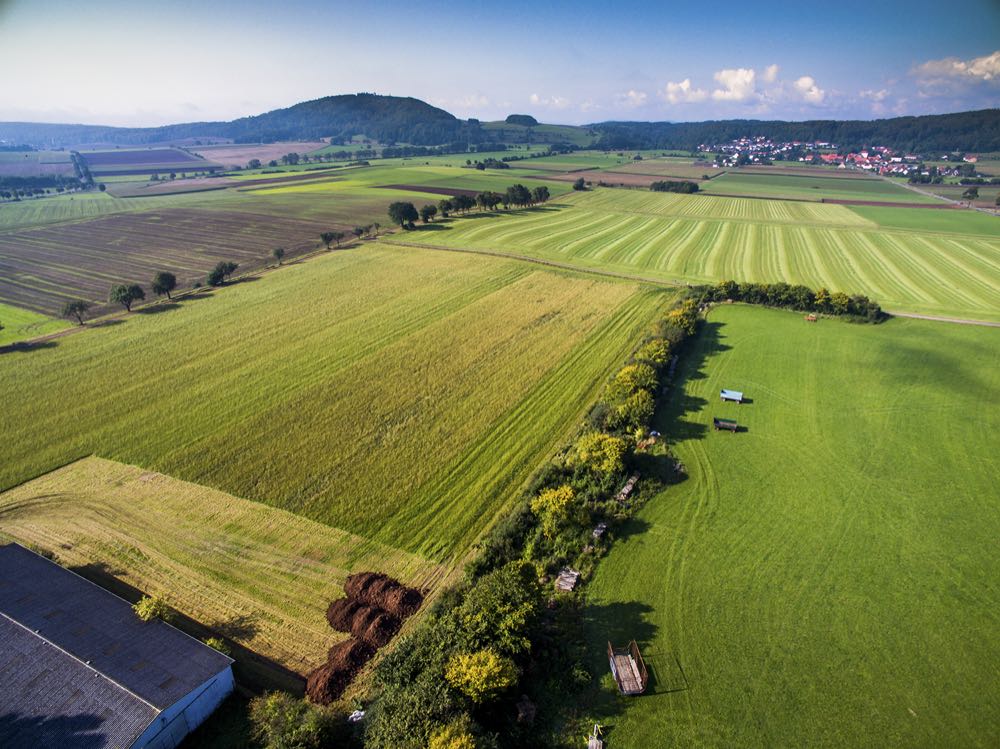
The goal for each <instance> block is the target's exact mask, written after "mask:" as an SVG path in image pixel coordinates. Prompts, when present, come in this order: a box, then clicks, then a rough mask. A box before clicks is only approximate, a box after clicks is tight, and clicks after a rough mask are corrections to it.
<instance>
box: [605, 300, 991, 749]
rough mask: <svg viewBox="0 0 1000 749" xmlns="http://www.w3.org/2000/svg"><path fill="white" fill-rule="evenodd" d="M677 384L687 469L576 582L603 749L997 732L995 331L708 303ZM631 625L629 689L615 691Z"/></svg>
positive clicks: (972, 743)
mask: <svg viewBox="0 0 1000 749" xmlns="http://www.w3.org/2000/svg"><path fill="white" fill-rule="evenodd" d="M678 377H679V379H678V386H677V388H676V389H675V390H674V391H673V392H672V394H671V395H670V396H669V397H668V400H667V401H666V402H665V403H664V404H663V406H662V408H661V411H660V412H659V413H658V415H657V417H656V423H657V428H658V429H659V430H660V431H662V432H663V433H664V435H666V436H667V439H668V441H669V442H670V444H671V447H672V449H673V450H674V451H675V452H676V454H677V455H678V456H679V458H680V459H681V461H682V462H683V463H684V465H685V466H686V469H687V474H688V477H687V479H686V480H685V481H683V482H681V483H680V484H676V485H674V486H672V487H670V488H668V489H666V490H665V491H664V492H662V493H661V494H659V495H657V496H654V497H652V498H651V499H649V500H648V503H647V504H646V505H645V506H644V507H643V508H642V509H641V510H640V511H639V513H638V515H637V517H636V518H635V519H634V520H632V521H630V522H629V523H628V524H627V525H626V526H625V527H624V528H623V529H622V531H621V533H620V537H619V538H617V539H616V540H615V541H614V543H613V545H612V548H611V551H610V553H609V554H608V556H607V557H606V558H605V559H604V560H602V561H601V564H600V565H599V567H598V569H597V572H596V574H595V577H594V579H593V581H592V582H591V584H590V585H589V586H588V590H587V598H588V608H587V622H588V623H587V626H588V632H589V641H590V642H589V650H590V652H591V653H592V658H593V660H592V663H591V668H592V670H593V673H595V674H597V675H599V676H600V684H601V687H600V694H601V696H600V698H598V700H597V703H596V705H595V706H593V710H594V713H593V716H592V717H593V719H594V720H597V721H600V722H601V723H603V724H605V725H606V726H607V727H609V730H608V731H607V733H606V739H607V740H608V745H609V746H614V747H620V748H621V749H627V748H631V747H634V748H636V749H638V748H639V747H652V746H685V747H719V746H744V747H749V746H752V747H805V746H808V747H849V746H850V747H861V746H869V747H876V746H878V747H890V746H892V747H902V746H907V747H944V746H956V747H957V746H961V747H992V746H997V745H998V743H1000V723H998V722H997V715H1000V693H998V691H997V690H996V684H997V663H1000V639H998V638H997V636H996V635H997V631H998V629H1000V614H998V612H1000V584H998V581H1000V558H998V556H997V554H996V539H997V538H998V537H1000V501H998V500H1000V490H998V488H997V482H996V477H997V476H998V475H1000V457H998V455H1000V453H998V451H997V449H996V448H997V437H996V435H997V433H998V430H1000V331H997V330H994V329H988V328H976V327H971V326H961V325H943V324H940V323H930V322H924V321H917V320H893V321H891V322H889V323H886V324H884V325H880V326H866V325H850V324H847V323H841V322H837V321H833V320H820V322H818V323H816V324H810V323H806V322H804V321H803V319H802V317H801V315H796V314H794V313H788V312H781V311H774V310H766V309H761V308H748V307H743V306H732V307H730V306H722V307H720V308H717V309H715V310H713V311H712V312H711V314H710V315H709V318H708V322H707V323H706V324H705V327H704V328H703V331H702V332H701V333H700V335H699V337H698V338H697V339H696V340H695V341H693V343H692V344H691V347H690V348H689V349H688V350H687V353H685V354H684V356H683V357H682V358H681V366H680V367H679V370H678ZM721 388H733V389H738V390H742V391H743V392H744V394H745V396H746V397H747V398H749V399H750V400H751V402H750V403H747V404H744V405H736V404H722V403H720V401H719V397H718V393H719V390H720V389H721ZM716 416H719V417H728V418H734V419H737V420H738V421H739V423H740V424H741V425H743V426H744V427H745V430H744V431H741V432H739V433H736V434H731V433H729V432H714V431H713V430H712V426H711V424H712V418H713V417H716ZM632 638H635V639H637V640H638V642H639V645H640V647H641V649H642V653H643V655H644V658H645V660H646V663H647V665H648V667H649V669H650V671H651V673H652V679H651V684H650V687H649V689H648V690H647V693H646V694H645V695H643V696H641V697H634V698H626V697H619V696H617V695H616V694H615V692H614V688H613V682H612V681H611V677H610V674H609V673H608V662H607V659H606V657H605V656H604V652H605V648H606V645H607V641H608V640H609V639H611V640H613V641H614V642H615V643H616V644H618V645H623V644H625V643H626V642H627V641H628V640H630V639H632Z"/></svg>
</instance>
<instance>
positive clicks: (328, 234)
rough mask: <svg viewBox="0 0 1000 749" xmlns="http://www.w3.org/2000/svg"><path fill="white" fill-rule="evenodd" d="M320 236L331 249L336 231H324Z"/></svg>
mask: <svg viewBox="0 0 1000 749" xmlns="http://www.w3.org/2000/svg"><path fill="white" fill-rule="evenodd" d="M319 238H320V239H321V240H323V244H325V245H326V249H328V250H329V249H330V243H331V242H332V241H333V240H334V239H335V238H336V232H332V231H324V232H322V233H321V234H320V235H319Z"/></svg>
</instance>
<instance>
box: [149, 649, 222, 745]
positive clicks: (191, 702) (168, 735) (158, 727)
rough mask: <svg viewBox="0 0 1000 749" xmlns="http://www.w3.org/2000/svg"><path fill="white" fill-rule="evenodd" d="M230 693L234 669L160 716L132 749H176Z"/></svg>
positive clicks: (205, 684) (189, 695) (212, 679)
mask: <svg viewBox="0 0 1000 749" xmlns="http://www.w3.org/2000/svg"><path fill="white" fill-rule="evenodd" d="M232 691H233V669H232V668H226V669H225V670H224V671H221V672H219V673H218V674H216V675H215V676H213V677H212V678H211V679H209V680H208V681H206V682H205V683H204V684H202V685H201V686H199V687H198V688H197V689H193V690H191V692H190V693H189V694H187V695H186V696H185V697H184V698H183V699H180V700H178V701H177V702H175V703H174V704H173V705H171V706H170V707H168V708H167V709H166V710H164V711H163V712H161V713H160V714H159V715H158V716H156V718H155V719H154V720H153V722H152V723H151V724H150V726H149V728H147V729H146V730H145V731H144V732H143V734H142V736H140V737H139V738H138V739H136V741H135V743H134V744H132V749H175V747H176V746H177V745H178V744H180V743H181V741H182V740H183V739H184V737H185V736H187V735H188V733H190V732H191V731H193V730H194V729H195V728H197V727H198V726H200V725H201V724H202V723H204V722H205V720H206V719H207V718H208V716H210V715H211V714H212V713H213V712H214V711H215V709H216V708H217V707H218V706H219V705H220V704H221V703H222V701H223V700H224V699H226V697H228V696H229V694H230V693H231V692H232Z"/></svg>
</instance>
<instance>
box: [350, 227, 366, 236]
mask: <svg viewBox="0 0 1000 749" xmlns="http://www.w3.org/2000/svg"><path fill="white" fill-rule="evenodd" d="M364 233H365V227H363V226H355V227H354V228H353V229H351V234H353V235H354V236H355V237H357V238H358V239H361V237H362V236H364Z"/></svg>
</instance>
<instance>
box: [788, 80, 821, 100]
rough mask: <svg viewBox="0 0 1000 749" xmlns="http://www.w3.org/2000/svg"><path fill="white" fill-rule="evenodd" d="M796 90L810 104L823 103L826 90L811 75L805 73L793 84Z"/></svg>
mask: <svg viewBox="0 0 1000 749" xmlns="http://www.w3.org/2000/svg"><path fill="white" fill-rule="evenodd" d="M793 86H794V89H795V92H796V93H797V94H798V95H799V96H800V97H801V98H802V100H803V101H805V102H808V103H809V104H822V103H823V99H824V98H825V97H826V91H824V90H823V89H821V88H820V87H819V86H817V85H816V81H815V80H813V77H812V76H811V75H804V76H802V77H801V78H799V79H798V80H796V81H795V83H794V84H793Z"/></svg>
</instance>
